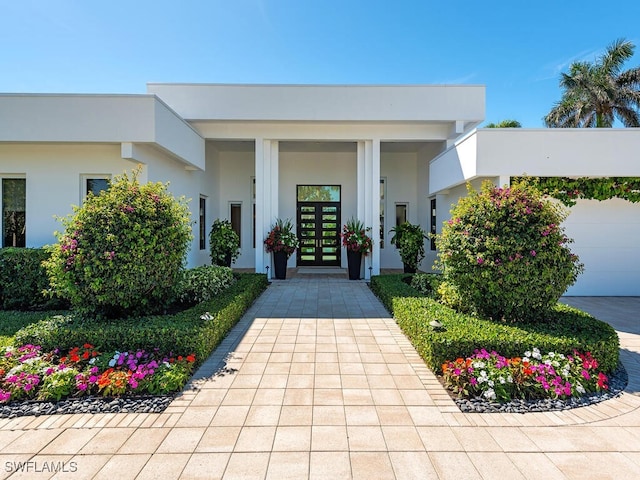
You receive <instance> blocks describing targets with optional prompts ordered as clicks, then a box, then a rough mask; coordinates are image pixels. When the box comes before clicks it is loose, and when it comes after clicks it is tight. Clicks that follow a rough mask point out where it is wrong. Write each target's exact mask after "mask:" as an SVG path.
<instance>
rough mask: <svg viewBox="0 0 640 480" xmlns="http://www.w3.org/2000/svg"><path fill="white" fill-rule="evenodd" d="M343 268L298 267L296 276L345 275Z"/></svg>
mask: <svg viewBox="0 0 640 480" xmlns="http://www.w3.org/2000/svg"><path fill="white" fill-rule="evenodd" d="M346 273H347V272H346V270H345V269H344V268H337V267H336V268H329V267H315V268H313V267H298V274H300V275H346Z"/></svg>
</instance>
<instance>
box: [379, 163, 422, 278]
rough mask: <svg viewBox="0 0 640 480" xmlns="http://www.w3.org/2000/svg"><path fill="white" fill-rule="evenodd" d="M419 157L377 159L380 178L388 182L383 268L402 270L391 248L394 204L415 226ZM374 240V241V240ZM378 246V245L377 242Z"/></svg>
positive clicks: (398, 257)
mask: <svg viewBox="0 0 640 480" xmlns="http://www.w3.org/2000/svg"><path fill="white" fill-rule="evenodd" d="M417 171H418V155H417V154H416V153H382V154H381V156H380V176H382V177H385V178H386V180H387V198H386V205H385V207H386V210H385V224H386V225H385V229H384V230H385V232H384V233H385V245H384V248H383V249H381V250H380V264H381V266H382V268H402V260H401V259H400V253H399V252H398V249H397V248H396V247H395V246H393V245H391V242H390V240H391V237H392V236H393V233H389V230H391V229H392V228H393V227H395V225H396V204H398V203H406V204H407V205H408V208H407V220H408V221H409V222H410V223H414V224H415V223H418V222H419V221H420V219H419V216H418V210H419V208H418V181H419V178H418V176H417ZM376 239H377V238H376ZM376 244H377V245H378V246H379V245H380V242H379V241H378V242H376Z"/></svg>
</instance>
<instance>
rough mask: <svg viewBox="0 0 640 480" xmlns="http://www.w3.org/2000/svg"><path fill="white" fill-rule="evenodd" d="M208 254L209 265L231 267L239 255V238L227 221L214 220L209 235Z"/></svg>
mask: <svg viewBox="0 0 640 480" xmlns="http://www.w3.org/2000/svg"><path fill="white" fill-rule="evenodd" d="M209 253H210V255H211V263H212V264H213V265H219V266H222V267H231V263H233V262H235V261H236V258H238V255H239V254H240V237H238V234H237V233H236V232H235V230H234V229H233V227H232V226H231V222H230V221H229V220H220V219H216V221H215V222H213V225H211V232H210V233H209Z"/></svg>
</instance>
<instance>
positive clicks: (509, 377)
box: [507, 375, 513, 383]
mask: <svg viewBox="0 0 640 480" xmlns="http://www.w3.org/2000/svg"><path fill="white" fill-rule="evenodd" d="M507 382H509V383H513V377H512V376H511V375H508V376H507Z"/></svg>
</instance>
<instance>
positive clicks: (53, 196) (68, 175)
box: [0, 144, 146, 247]
mask: <svg viewBox="0 0 640 480" xmlns="http://www.w3.org/2000/svg"><path fill="white" fill-rule="evenodd" d="M135 167H136V163H134V162H131V161H129V160H124V159H122V158H121V157H120V145H91V144H89V145H86V144H85V145H64V144H35V145H34V144H31V145H30V144H0V177H5V176H21V177H24V178H26V191H27V198H26V244H27V247H41V246H42V245H47V244H51V243H55V242H56V238H55V237H54V235H53V232H54V231H61V230H62V224H61V223H60V222H59V221H57V220H56V219H55V218H54V217H55V216H59V217H64V216H66V215H68V214H69V213H72V207H71V206H72V205H79V204H80V203H81V202H82V200H83V196H82V194H81V192H82V189H83V186H82V185H81V176H82V175H83V174H95V175H96V176H99V175H105V174H106V175H111V176H114V175H119V174H121V173H123V172H124V171H130V170H131V169H132V168H135ZM140 179H141V181H146V170H144V169H143V172H142V174H141V178H140ZM0 221H1V219H0Z"/></svg>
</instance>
